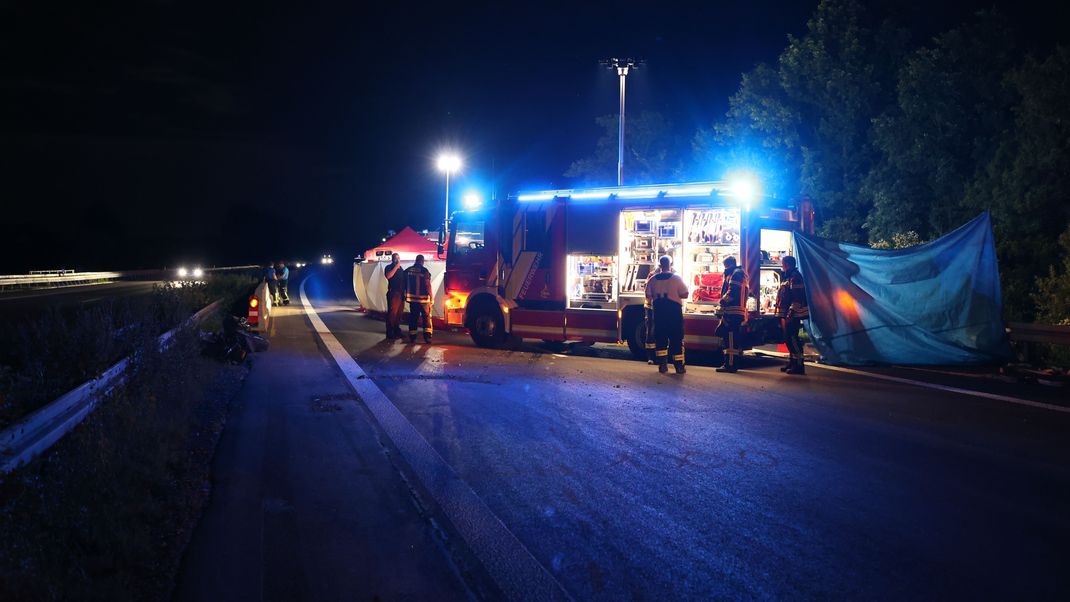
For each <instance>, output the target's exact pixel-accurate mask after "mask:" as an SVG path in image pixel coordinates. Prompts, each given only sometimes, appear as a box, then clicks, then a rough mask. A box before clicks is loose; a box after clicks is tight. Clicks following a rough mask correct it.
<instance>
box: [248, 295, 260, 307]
mask: <svg viewBox="0 0 1070 602" xmlns="http://www.w3.org/2000/svg"><path fill="white" fill-rule="evenodd" d="M258 305H260V300H259V299H257V298H256V297H249V307H256V306H258Z"/></svg>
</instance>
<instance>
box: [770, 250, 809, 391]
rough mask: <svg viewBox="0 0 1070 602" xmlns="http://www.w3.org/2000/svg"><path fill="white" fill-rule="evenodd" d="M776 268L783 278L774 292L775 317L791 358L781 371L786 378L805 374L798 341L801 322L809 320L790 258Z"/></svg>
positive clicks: (803, 293)
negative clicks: (788, 375)
mask: <svg viewBox="0 0 1070 602" xmlns="http://www.w3.org/2000/svg"><path fill="white" fill-rule="evenodd" d="M780 268H781V269H782V270H783V275H782V276H781V277H780V289H779V290H778V291H777V316H778V317H779V318H780V323H781V325H782V326H783V328H784V342H785V344H787V346H788V353H789V354H790V356H791V357H790V358H789V359H788V365H787V366H786V367H785V368H782V370H783V371H784V372H786V373H788V374H806V367H805V365H804V361H803V344H802V339H800V338H799V330H800V329H801V328H802V321H803V320H809V319H810V308H809V306H808V305H807V304H806V282H805V281H804V280H803V277H802V274H801V273H800V272H799V268H798V267H796V262H795V258H794V257H792V256H791V255H785V256H784V258H783V259H781V260H780Z"/></svg>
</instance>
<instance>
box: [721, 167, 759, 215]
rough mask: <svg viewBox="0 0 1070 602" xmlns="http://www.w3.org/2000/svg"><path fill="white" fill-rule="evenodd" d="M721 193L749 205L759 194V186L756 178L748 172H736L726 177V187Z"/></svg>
mask: <svg viewBox="0 0 1070 602" xmlns="http://www.w3.org/2000/svg"><path fill="white" fill-rule="evenodd" d="M721 195H722V196H726V197H729V198H731V199H733V200H735V201H736V202H738V203H741V204H743V205H746V206H748V207H749V206H750V204H751V203H752V202H754V200H755V199H757V198H758V197H759V196H761V186H760V184H759V183H758V178H756V177H754V175H753V174H751V173H750V172H738V173H735V174H732V175H731V176H730V177H729V178H728V189H727V190H726V191H724V192H722V193H721Z"/></svg>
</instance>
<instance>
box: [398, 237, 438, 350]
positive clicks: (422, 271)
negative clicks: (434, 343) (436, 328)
mask: <svg viewBox="0 0 1070 602" xmlns="http://www.w3.org/2000/svg"><path fill="white" fill-rule="evenodd" d="M405 300H406V301H408V302H409V342H410V343H415V342H416V330H417V327H418V326H419V325H420V324H421V321H422V324H423V329H424V341H425V342H427V343H430V342H431V333H432V326H431V301H432V295H431V272H429V271H427V268H425V267H424V256H423V255H417V256H416V264H415V265H413V266H411V267H409V268H408V269H407V270H405Z"/></svg>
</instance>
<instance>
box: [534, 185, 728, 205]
mask: <svg viewBox="0 0 1070 602" xmlns="http://www.w3.org/2000/svg"><path fill="white" fill-rule="evenodd" d="M715 193H716V194H717V195H718V196H725V197H733V196H735V195H734V194H733V191H732V187H730V186H729V185H728V184H726V183H725V182H689V183H686V184H657V185H645V186H612V187H606V188H588V189H585V190H543V191H539V192H526V193H522V194H518V195H517V196H516V200H517V201H521V202H538V201H552V200H554V199H567V200H576V201H583V200H601V201H606V200H611V199H658V198H663V197H671V198H679V197H705V196H711V195H713V194H715Z"/></svg>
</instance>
